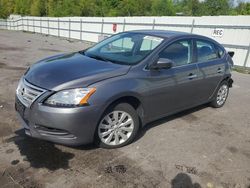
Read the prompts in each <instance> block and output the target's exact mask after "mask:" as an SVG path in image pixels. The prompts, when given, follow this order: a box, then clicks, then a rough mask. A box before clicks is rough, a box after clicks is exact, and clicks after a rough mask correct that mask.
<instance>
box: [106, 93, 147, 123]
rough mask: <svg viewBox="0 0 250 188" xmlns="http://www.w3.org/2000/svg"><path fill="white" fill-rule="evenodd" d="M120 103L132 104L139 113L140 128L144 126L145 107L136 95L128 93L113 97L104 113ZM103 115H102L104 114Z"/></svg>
mask: <svg viewBox="0 0 250 188" xmlns="http://www.w3.org/2000/svg"><path fill="white" fill-rule="evenodd" d="M119 103H128V104H130V105H131V106H132V107H133V108H134V109H135V110H136V112H137V114H138V116H139V120H140V126H142V125H143V124H144V107H143V102H142V100H141V98H140V97H139V96H138V95H137V94H134V93H128V94H123V95H117V96H115V97H111V99H110V100H109V101H108V102H107V104H106V106H105V108H104V111H103V113H105V111H106V110H108V109H109V108H111V107H114V106H116V105H117V104H119ZM103 113H102V114H103Z"/></svg>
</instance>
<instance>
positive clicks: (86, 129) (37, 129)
mask: <svg viewBox="0 0 250 188" xmlns="http://www.w3.org/2000/svg"><path fill="white" fill-rule="evenodd" d="M41 98H43V97H41ZM41 98H38V99H37V100H36V101H35V102H34V103H33V104H32V105H31V106H30V107H27V108H25V109H24V111H22V113H20V107H18V105H22V104H20V101H19V99H18V98H17V97H16V103H15V107H16V110H17V114H18V118H19V120H20V122H21V124H22V126H23V127H24V129H25V133H26V134H27V135H29V136H31V137H34V138H39V139H43V140H48V141H51V142H55V143H60V144H64V145H72V146H73V145H81V144H87V143H91V142H93V140H94V135H95V129H96V126H97V124H98V121H99V118H100V117H101V113H102V111H101V109H102V108H101V106H96V105H89V106H83V107H77V108H56V107H50V106H46V105H44V104H42V103H41V102H39V101H42V99H41Z"/></svg>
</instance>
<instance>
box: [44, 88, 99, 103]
mask: <svg viewBox="0 0 250 188" xmlns="http://www.w3.org/2000/svg"><path fill="white" fill-rule="evenodd" d="M95 91H96V89H95V88H78V89H68V90H63V91H59V92H57V93H55V94H53V95H52V96H50V97H49V98H48V99H47V100H46V101H45V102H44V103H45V104H47V105H52V106H61V107H74V106H81V105H84V104H87V103H88V99H89V97H90V96H91V95H92V94H93V93H94V92H95Z"/></svg>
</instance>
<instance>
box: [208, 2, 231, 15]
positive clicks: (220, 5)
mask: <svg viewBox="0 0 250 188" xmlns="http://www.w3.org/2000/svg"><path fill="white" fill-rule="evenodd" d="M204 5H205V6H204V12H203V15H210V16H217V15H228V14H229V13H230V1H229V0H206V1H205V2H204Z"/></svg>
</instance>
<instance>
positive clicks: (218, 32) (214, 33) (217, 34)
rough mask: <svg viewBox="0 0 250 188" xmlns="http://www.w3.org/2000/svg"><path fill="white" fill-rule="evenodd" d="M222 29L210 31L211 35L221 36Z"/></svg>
mask: <svg viewBox="0 0 250 188" xmlns="http://www.w3.org/2000/svg"><path fill="white" fill-rule="evenodd" d="M223 34H224V29H214V30H213V32H212V36H213V37H223Z"/></svg>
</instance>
